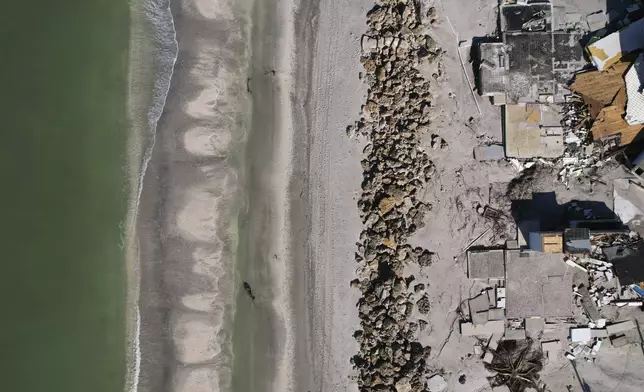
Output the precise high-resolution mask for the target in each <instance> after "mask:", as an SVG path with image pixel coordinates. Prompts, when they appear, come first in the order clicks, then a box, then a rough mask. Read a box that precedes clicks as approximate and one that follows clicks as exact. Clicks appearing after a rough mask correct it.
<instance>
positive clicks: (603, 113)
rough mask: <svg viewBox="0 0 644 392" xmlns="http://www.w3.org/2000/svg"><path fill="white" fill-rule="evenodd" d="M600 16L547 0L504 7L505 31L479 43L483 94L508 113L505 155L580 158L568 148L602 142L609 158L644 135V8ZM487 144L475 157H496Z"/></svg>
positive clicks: (586, 151) (479, 77) (501, 15)
mask: <svg viewBox="0 0 644 392" xmlns="http://www.w3.org/2000/svg"><path fill="white" fill-rule="evenodd" d="M598 16H599V14H594V15H588V16H587V17H586V18H585V20H583V19H584V18H581V17H580V15H578V14H575V13H567V12H566V10H565V8H564V7H563V6H555V5H553V4H552V3H550V2H548V1H533V2H529V3H528V2H511V1H505V2H504V3H503V4H501V6H500V7H499V21H500V23H499V26H500V31H501V32H500V34H499V36H498V37H497V39H496V40H494V41H491V42H490V41H485V42H481V43H479V44H478V45H477V49H478V50H477V56H478V57H477V58H475V59H474V63H475V68H476V81H477V89H478V91H479V93H480V94H481V95H483V96H487V97H489V98H490V100H491V102H492V103H493V104H494V105H497V106H500V107H501V110H502V111H503V124H502V128H503V145H504V155H505V157H507V158H517V159H534V158H545V159H557V158H560V157H562V156H564V155H565V156H566V157H568V158H566V159H567V162H568V163H573V164H578V163H580V162H579V159H577V157H576V156H575V157H573V156H571V154H564V153H565V152H567V151H568V150H576V151H581V153H578V154H577V155H579V157H580V158H586V157H587V156H588V155H589V154H590V153H591V152H592V145H590V144H591V143H592V142H596V143H598V144H600V145H602V146H606V147H602V148H601V149H598V153H599V154H601V155H602V156H603V155H605V152H606V151H607V150H610V149H615V148H619V147H623V146H626V145H628V144H630V143H633V142H635V141H638V140H640V139H642V138H644V136H643V133H642V132H641V131H642V130H643V129H644V93H643V90H644V54H641V51H642V49H644V38H643V37H644V19H642V17H644V8H643V7H640V6H637V5H636V6H631V7H628V8H627V9H626V12H625V13H624V14H623V15H621V16H620V17H616V18H614V20H613V21H612V22H611V23H607V24H606V22H607V21H604V22H605V25H604V26H602V25H601V24H599V23H598V22H597V21H598V19H600V18H598ZM593 28H598V30H596V31H592V29H593ZM580 100H581V101H580ZM577 103H581V105H579V104H577ZM582 105H583V107H582ZM579 110H582V112H579ZM586 110H587V112H586ZM571 117H572V118H573V120H570V118H571ZM589 124H590V125H591V127H590V128H589V129H586V127H587V126H588V125H589ZM588 135H592V138H587V136H588ZM583 146H587V147H589V148H587V149H581V148H580V147H583ZM486 148H488V147H487V146H485V147H483V148H479V149H478V150H477V152H478V154H477V159H479V160H486V159H490V158H488V156H492V157H497V159H498V156H499V154H498V153H496V150H495V153H494V154H489V153H487V150H485V149H486ZM489 148H496V149H498V147H497V146H495V147H492V146H490V147H489ZM479 157H481V158H479ZM492 159H493V158H492ZM585 163H587V164H591V163H594V160H593V159H586V162H585Z"/></svg>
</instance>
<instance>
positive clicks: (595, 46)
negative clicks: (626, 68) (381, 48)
mask: <svg viewBox="0 0 644 392" xmlns="http://www.w3.org/2000/svg"><path fill="white" fill-rule="evenodd" d="M586 48H587V50H588V53H589V55H590V59H591V61H592V62H593V64H594V65H595V67H597V69H598V70H600V71H603V70H604V69H606V68H608V67H610V66H611V65H613V64H615V63H616V62H617V61H619V59H620V58H622V56H623V55H625V54H627V53H630V52H634V51H636V50H638V49H642V48H644V19H639V20H636V21H635V22H633V23H631V24H629V25H628V26H626V27H624V28H623V29H621V30H619V31H616V32H614V33H612V34H609V35H607V36H606V37H604V38H602V39H600V40H598V41H596V42H594V43H592V44H590V45H588V46H587V47H586Z"/></svg>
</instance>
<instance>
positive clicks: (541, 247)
mask: <svg viewBox="0 0 644 392" xmlns="http://www.w3.org/2000/svg"><path fill="white" fill-rule="evenodd" d="M529 246H530V249H532V250H536V251H538V252H543V253H561V252H562V251H563V234H562V233H561V232H557V231H542V232H536V233H535V232H532V233H530V236H529Z"/></svg>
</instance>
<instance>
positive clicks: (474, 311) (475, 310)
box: [468, 294, 490, 325]
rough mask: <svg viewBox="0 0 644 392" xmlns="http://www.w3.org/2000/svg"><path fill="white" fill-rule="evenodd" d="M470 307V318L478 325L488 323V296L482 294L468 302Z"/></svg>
mask: <svg viewBox="0 0 644 392" xmlns="http://www.w3.org/2000/svg"><path fill="white" fill-rule="evenodd" d="M468 303H469V306H470V317H471V319H472V322H473V323H474V324H476V325H479V324H485V323H486V322H487V321H488V314H487V312H488V309H490V302H489V300H488V297H487V294H480V295H478V296H476V297H474V298H472V299H470V300H469V301H468Z"/></svg>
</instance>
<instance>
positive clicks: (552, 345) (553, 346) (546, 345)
mask: <svg viewBox="0 0 644 392" xmlns="http://www.w3.org/2000/svg"><path fill="white" fill-rule="evenodd" d="M561 349H562V347H561V342H560V341H559V340H552V341H549V342H541V351H543V352H551V351H560V350H561Z"/></svg>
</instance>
